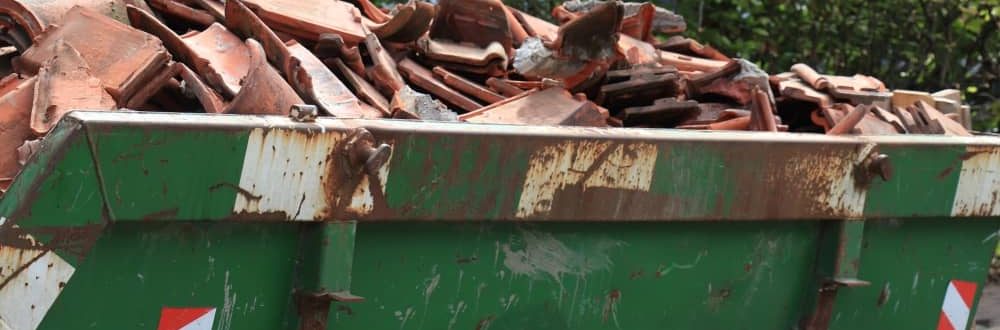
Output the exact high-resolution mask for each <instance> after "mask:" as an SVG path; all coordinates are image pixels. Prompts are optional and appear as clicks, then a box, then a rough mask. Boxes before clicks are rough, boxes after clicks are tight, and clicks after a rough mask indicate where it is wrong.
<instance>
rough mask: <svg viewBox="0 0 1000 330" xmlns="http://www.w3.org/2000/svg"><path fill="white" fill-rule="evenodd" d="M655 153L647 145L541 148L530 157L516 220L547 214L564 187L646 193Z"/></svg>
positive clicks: (571, 144) (588, 144) (653, 147)
mask: <svg viewBox="0 0 1000 330" xmlns="http://www.w3.org/2000/svg"><path fill="white" fill-rule="evenodd" d="M658 153H659V149H658V148H657V147H656V145H653V144H648V143H627V144H621V143H612V142H605V141H573V142H565V143H561V144H558V145H553V146H547V147H544V148H542V149H540V150H538V151H536V152H535V153H534V154H532V156H531V160H530V163H529V168H528V172H527V175H526V177H525V179H524V184H523V189H522V193H521V197H520V200H519V201H518V207H517V217H519V218H524V217H530V216H534V215H538V214H545V213H547V212H549V211H551V210H552V204H553V200H554V199H555V196H556V194H557V193H559V192H560V191H561V190H563V189H564V188H566V187H568V186H575V185H581V184H582V187H583V190H587V189H588V188H598V187H603V188H611V189H621V190H632V191H649V187H650V184H651V183H652V180H653V170H654V168H655V166H656V159H657V156H658Z"/></svg>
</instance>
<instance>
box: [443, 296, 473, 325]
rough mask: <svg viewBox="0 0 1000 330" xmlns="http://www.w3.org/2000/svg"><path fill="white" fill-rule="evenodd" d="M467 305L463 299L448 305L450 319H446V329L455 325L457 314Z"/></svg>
mask: <svg viewBox="0 0 1000 330" xmlns="http://www.w3.org/2000/svg"><path fill="white" fill-rule="evenodd" d="M468 307H469V306H468V305H466V304H465V301H464V300H459V301H458V305H456V306H450V305H449V306H448V309H449V312H451V320H448V330H451V328H454V327H455V323H456V322H458V316H459V315H461V314H462V312H464V311H465V309H466V308H468Z"/></svg>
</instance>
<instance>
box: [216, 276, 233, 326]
mask: <svg viewBox="0 0 1000 330" xmlns="http://www.w3.org/2000/svg"><path fill="white" fill-rule="evenodd" d="M232 290H233V286H232V284H229V271H228V270H227V271H226V279H225V282H223V286H222V292H223V297H222V317H221V318H220V319H219V330H229V329H230V327H231V326H232V325H233V306H235V305H236V293H235V292H231V291H232Z"/></svg>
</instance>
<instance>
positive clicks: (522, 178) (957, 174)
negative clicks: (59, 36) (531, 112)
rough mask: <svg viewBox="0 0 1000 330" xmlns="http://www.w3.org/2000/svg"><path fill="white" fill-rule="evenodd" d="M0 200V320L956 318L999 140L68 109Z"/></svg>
mask: <svg viewBox="0 0 1000 330" xmlns="http://www.w3.org/2000/svg"><path fill="white" fill-rule="evenodd" d="M0 216H2V217H0V329H18V330H20V329H82V328H95V329H136V328H142V329H152V328H157V329H181V328H183V329H220V330H229V329H269V330H270V329H493V330H497V329H745V328H750V329H793V328H800V329H918V328H919V329H931V328H934V327H937V326H940V325H942V324H947V325H950V326H953V327H954V328H956V329H959V328H967V327H969V326H971V321H970V318H971V314H974V311H975V307H976V306H975V304H976V301H977V299H978V298H977V297H978V294H979V293H980V292H981V289H982V287H983V285H984V281H985V278H986V274H987V269H988V267H989V262H990V257H991V255H992V253H993V249H994V247H995V246H996V242H997V229H998V224H1000V139H997V138H995V137H946V136H882V137H839V136H820V135H804V134H791V133H736V132H692V131H675V130H646V129H596V128H571V127H538V126H503V125H487V124H478V125H474V124H458V123H432V122H410V121H393V120H335V119H326V118H320V119H317V120H316V121H315V122H296V121H293V120H291V119H288V118H285V117H277V116H238V115H196V114H156V113H119V112H72V113H70V114H68V115H67V116H66V117H65V118H64V119H63V120H62V121H61V122H60V123H59V124H58V125H57V126H56V127H55V128H54V129H53V130H52V131H51V133H50V134H49V136H48V137H47V138H46V139H45V140H44V142H43V145H42V147H41V149H40V151H39V153H38V154H36V155H35V156H34V158H32V159H31V161H30V162H29V163H28V165H27V166H26V167H25V169H24V170H23V171H22V172H21V173H20V175H19V176H18V177H17V178H16V179H15V180H14V182H13V183H12V185H11V187H10V189H9V190H8V192H7V193H6V195H5V196H4V197H3V199H2V200H0Z"/></svg>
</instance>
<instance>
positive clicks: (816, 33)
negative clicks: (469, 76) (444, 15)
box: [383, 0, 1000, 132]
mask: <svg viewBox="0 0 1000 330" xmlns="http://www.w3.org/2000/svg"><path fill="white" fill-rule="evenodd" d="M383 2H392V1H391V0H387V1H383ZM504 2H506V3H507V4H509V5H511V6H513V7H516V8H519V9H522V10H524V11H526V12H528V13H530V14H533V15H535V16H538V17H540V18H545V19H548V20H552V17H551V15H550V14H549V13H550V12H551V9H552V7H553V6H557V5H559V4H561V3H562V1H557V0H504ZM652 2H653V3H655V4H657V5H658V6H660V7H663V8H666V9H669V10H672V11H674V12H676V13H678V14H681V15H682V16H684V17H685V18H686V19H687V24H688V30H687V32H685V33H684V34H685V35H686V36H688V37H692V38H694V39H696V40H699V41H700V42H702V43H704V44H709V45H712V46H714V47H715V48H717V49H719V50H720V51H722V52H723V53H726V54H728V55H730V56H734V57H742V58H746V59H748V60H751V61H753V62H755V63H757V64H758V65H760V66H761V67H762V68H764V69H765V70H767V71H768V72H770V73H778V72H784V71H788V70H789V68H790V67H791V66H792V64H795V63H797V62H803V63H807V64H809V65H811V66H813V67H814V68H816V69H817V70H818V71H820V72H822V73H832V74H840V75H852V74H855V73H862V74H867V75H871V76H875V77H877V78H879V79H881V80H882V81H883V82H885V83H886V85H887V86H889V87H890V88H893V89H895V88H902V89H913V90H924V91H929V92H934V91H937V90H940V89H945V88H955V89H960V90H962V92H963V94H964V97H965V102H966V103H969V104H971V105H972V108H973V118H974V126H975V128H976V129H977V130H981V131H992V132H997V131H998V126H1000V0H881V1H870V0H835V1H828V0H654V1H652Z"/></svg>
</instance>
